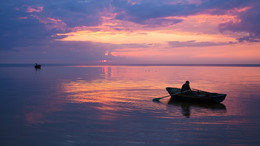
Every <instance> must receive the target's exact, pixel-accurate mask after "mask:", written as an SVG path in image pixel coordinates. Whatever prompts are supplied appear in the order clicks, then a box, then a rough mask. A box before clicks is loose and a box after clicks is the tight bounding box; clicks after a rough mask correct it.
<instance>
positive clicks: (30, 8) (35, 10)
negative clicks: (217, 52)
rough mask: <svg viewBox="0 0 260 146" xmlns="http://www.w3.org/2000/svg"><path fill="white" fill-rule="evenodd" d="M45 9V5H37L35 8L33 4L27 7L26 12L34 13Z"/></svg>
mask: <svg viewBox="0 0 260 146" xmlns="http://www.w3.org/2000/svg"><path fill="white" fill-rule="evenodd" d="M42 11H43V7H36V8H33V7H31V6H29V7H28V8H27V9H26V12H28V13H33V12H38V13H39V12H42Z"/></svg>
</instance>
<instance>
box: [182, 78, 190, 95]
mask: <svg viewBox="0 0 260 146" xmlns="http://www.w3.org/2000/svg"><path fill="white" fill-rule="evenodd" d="M181 92H182V93H184V94H190V95H192V91H191V88H190V82H189V81H186V82H185V84H183V85H182V87H181Z"/></svg>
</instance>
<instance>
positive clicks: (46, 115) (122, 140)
mask: <svg viewBox="0 0 260 146" xmlns="http://www.w3.org/2000/svg"><path fill="white" fill-rule="evenodd" d="M186 80H189V81H190V84H191V87H192V88H194V89H201V90H206V91H210V92H217V93H225V94H227V97H226V99H225V100H224V101H223V102H222V103H221V104H213V105H212V104H198V103H196V104H195V103H187V102H178V103H171V104H168V100H169V98H164V99H162V100H160V101H161V102H159V103H157V102H153V101H152V99H153V98H157V97H161V96H166V95H168V93H167V92H166V90H165V87H180V86H181V85H182V84H183V83H184V82H185V81H186ZM259 89H260V67H259V66H255V65H250V66H245V65H242V66H239V65H235V66H234V65H231V66H228V65H225V66H221V65H214V66H209V65H207V66H205V65H200V66H197V65H196V66H194V65H191V66H188V65H185V66H182V65H161V66H156V65H152V66H147V65H146V66H145V65H139V66H137V65H129V66H123V65H121V66H84V65H43V66H42V69H40V70H35V69H34V67H33V65H1V66H0V99H1V102H0V111H1V124H0V130H1V137H0V138H1V139H0V145H7V146H8V145H11V146H13V145H14V146H16V145H26V146H27V145H37V146H46V145H55V146H56V145H120V146H121V145H259V144H260V139H259V135H260V124H259V123H260V114H259V110H260V108H259V104H260V90H259Z"/></svg>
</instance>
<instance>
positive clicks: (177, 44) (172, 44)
mask: <svg viewBox="0 0 260 146" xmlns="http://www.w3.org/2000/svg"><path fill="white" fill-rule="evenodd" d="M168 44H169V46H170V47H171V48H180V47H209V46H222V45H231V44H235V43H233V42H223V43H219V42H218V43H215V42H196V41H195V40H192V41H185V42H179V41H170V42H168Z"/></svg>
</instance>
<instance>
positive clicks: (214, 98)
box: [166, 87, 227, 103]
mask: <svg viewBox="0 0 260 146" xmlns="http://www.w3.org/2000/svg"><path fill="white" fill-rule="evenodd" d="M166 90H167V91H168V93H169V94H170V95H171V99H170V100H171V101H174V100H183V101H198V102H213V103H220V102H222V101H224V100H225V98H226V96H227V94H219V93H210V92H206V91H201V90H196V91H192V93H193V94H192V95H189V94H181V89H180V88H171V87H167V88H166Z"/></svg>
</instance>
